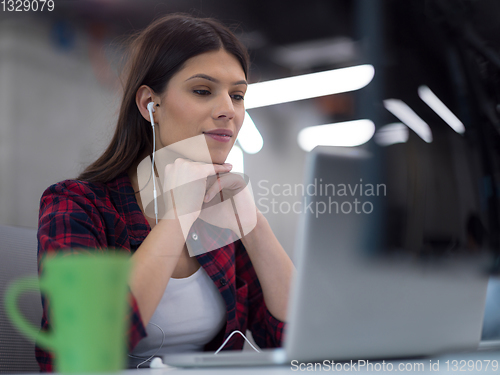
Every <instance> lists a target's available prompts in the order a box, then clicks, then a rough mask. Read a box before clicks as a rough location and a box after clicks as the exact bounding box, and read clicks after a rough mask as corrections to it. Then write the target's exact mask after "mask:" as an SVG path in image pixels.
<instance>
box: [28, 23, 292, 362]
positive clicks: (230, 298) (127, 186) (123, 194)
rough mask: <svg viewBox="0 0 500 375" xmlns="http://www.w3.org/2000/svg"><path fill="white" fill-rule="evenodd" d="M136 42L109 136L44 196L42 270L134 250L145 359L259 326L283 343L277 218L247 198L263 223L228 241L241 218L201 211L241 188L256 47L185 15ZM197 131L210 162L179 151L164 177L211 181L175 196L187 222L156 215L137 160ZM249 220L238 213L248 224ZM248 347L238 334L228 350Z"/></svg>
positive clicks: (137, 346)
mask: <svg viewBox="0 0 500 375" xmlns="http://www.w3.org/2000/svg"><path fill="white" fill-rule="evenodd" d="M131 47H132V48H131V56H130V60H129V67H128V78H127V79H126V81H125V87H124V95H123V100H122V102H121V108H120V114H119V118H118V121H117V128H116V132H115V134H114V136H113V139H112V140H111V143H110V145H109V146H108V148H107V149H106V151H105V152H104V153H103V155H102V156H101V157H100V158H99V159H97V160H96V161H95V162H94V163H93V164H91V165H90V166H89V167H87V168H86V169H85V170H84V172H83V173H82V174H81V175H80V176H78V178H77V179H76V180H66V181H63V182H60V183H58V184H55V185H53V186H51V187H49V188H48V189H47V190H46V191H45V192H44V194H43V196H42V198H41V204H40V216H39V229H38V241H39V247H38V255H39V268H42V267H43V262H42V261H41V260H42V257H43V256H44V255H46V254H49V253H53V252H59V251H81V250H78V249H82V248H87V249H88V248H92V249H97V250H98V251H106V249H107V248H115V249H118V250H120V251H124V252H128V253H130V254H131V258H132V261H133V271H132V275H131V279H130V290H131V293H130V331H129V349H130V356H131V358H134V359H135V360H136V363H137V362H140V361H142V360H143V359H146V358H148V357H150V356H151V355H153V354H157V355H161V354H164V353H167V352H169V353H172V352H183V351H201V350H216V349H218V348H219V346H220V345H221V344H222V343H223V341H224V340H225V339H226V338H227V337H229V335H230V334H231V333H232V332H234V331H236V330H239V331H241V332H243V333H245V331H246V330H247V329H249V330H251V332H252V334H253V337H254V339H255V341H256V343H257V344H258V345H259V346H260V347H277V346H280V345H281V341H282V338H283V331H284V328H285V323H284V322H285V321H286V314H287V311H286V308H287V302H288V294H289V289H290V281H291V277H292V272H293V265H292V262H291V261H290V259H289V257H288V256H287V254H286V253H285V251H284V250H283V248H282V247H281V245H280V244H279V243H278V241H277V239H276V237H275V236H274V234H273V232H272V231H271V229H270V227H269V224H268V222H267V221H266V219H265V218H264V216H263V215H262V214H261V213H260V212H258V210H256V208H255V206H252V203H253V202H251V199H249V198H248V197H247V198H248V199H247V200H248V202H243V203H245V204H246V203H248V205H247V206H246V207H254V208H253V210H254V211H253V217H256V222H254V223H253V225H252V227H253V230H252V231H251V232H249V233H247V234H246V235H244V236H243V237H242V238H241V240H237V241H234V242H231V241H232V240H231V238H234V233H233V232H237V231H238V227H237V226H235V224H234V222H235V220H234V219H233V220H230V219H229V218H227V220H225V219H224V217H223V216H224V215H222V217H218V218H217V220H218V225H217V226H215V225H210V224H207V223H206V222H202V221H201V220H200V219H201V218H202V217H201V218H200V212H201V210H202V208H203V207H204V205H206V204H207V203H209V202H210V201H212V199H213V198H214V197H216V196H217V195H219V194H220V191H221V190H223V191H225V192H229V194H230V195H231V193H233V194H236V193H238V192H240V191H242V190H243V189H244V183H243V182H242V180H241V179H237V178H236V179H235V178H234V176H233V175H232V174H231V173H229V172H230V170H231V166H230V165H229V164H226V163H225V160H226V157H227V155H228V153H229V151H230V149H231V147H232V146H233V144H234V142H235V140H236V137H237V135H238V132H239V130H240V128H241V126H242V123H243V118H244V114H245V108H244V95H245V92H246V88H247V74H248V56H247V52H246V50H245V48H244V47H243V46H242V44H241V43H240V42H239V41H238V40H237V39H236V37H235V36H234V35H233V34H232V33H231V32H230V31H229V30H228V29H227V28H226V27H224V26H222V25H221V24H220V23H218V22H216V21H214V20H211V19H200V18H194V17H190V16H185V15H170V16H166V17H163V18H161V19H158V20H156V21H155V22H154V23H152V24H151V25H150V26H149V27H148V28H147V29H145V30H144V31H142V32H141V33H140V34H139V35H138V36H136V37H135V39H134V41H133V43H132V45H131ZM149 103H153V104H150V106H151V105H152V106H153V108H154V113H152V115H153V122H154V124H155V125H154V128H153V127H152V125H151V117H150V116H151V114H150V112H149V110H148V104H149ZM153 129H154V132H155V133H154V136H153ZM195 137H198V138H200V137H201V138H202V139H204V140H205V141H206V145H207V146H208V152H209V154H210V159H211V162H208V163H207V162H206V161H199V160H192V159H189V158H179V159H178V160H176V161H175V163H173V164H170V165H168V166H167V167H166V169H165V177H164V181H158V182H159V183H163V184H165V185H167V186H169V185H170V186H176V184H179V183H181V182H182V181H193V180H197V181H200V180H201V181H203V182H204V183H203V184H202V185H199V184H198V185H197V186H198V187H199V186H202V188H201V189H200V188H198V189H196V188H195V189H190V193H189V196H187V198H186V197H182V199H176V200H175V204H176V206H175V207H174V212H175V213H177V212H180V210H184V212H188V213H189V214H188V215H184V216H183V220H184V221H183V223H182V227H181V223H180V221H179V220H178V216H175V215H174V217H173V218H172V217H168V216H162V217H160V218H159V220H158V222H157V220H156V219H155V217H154V215H149V216H147V215H146V213H147V212H148V211H145V207H143V205H142V202H141V195H140V189H142V186H141V188H139V183H140V181H138V177H137V166H138V165H139V163H140V162H141V161H142V160H143V159H144V158H147V157H148V156H150V155H151V154H152V151H153V148H155V149H156V150H160V149H162V148H163V147H166V146H169V145H172V144H175V143H176V142H179V141H183V140H186V139H192V138H195ZM153 139H154V140H155V144H154V145H153ZM153 146H154V147H153ZM155 174H156V173H155ZM154 178H155V176H152V178H151V179H150V181H149V184H148V186H146V188H150V186H151V182H152V179H154ZM150 216H153V217H150ZM250 216H252V215H250ZM233 217H234V215H233ZM244 220H245V218H244V217H243V215H242V213H241V212H240V218H239V220H238V225H239V229H240V230H241V223H240V221H244ZM186 227H187V229H188V230H189V233H188V234H187V235H186ZM226 237H227V238H226ZM221 238H222V239H223V241H222V242H223V243H225V244H226V245H225V246H223V247H221V248H218V249H216V250H213V251H207V252H204V253H202V254H201V255H197V256H195V257H191V256H190V255H189V253H188V249H187V243H188V244H189V242H191V243H192V245H193V246H198V247H202V248H206V249H211V248H212V247H211V246H213V244H214V243H220V242H218V241H220V239H221ZM70 249H71V250H70ZM46 312H47V306H46V303H44V315H43V318H42V328H43V329H48V328H49V327H50V322H49V321H48V316H47V313H46ZM243 344H244V339H243V337H241V336H240V335H233V336H232V338H231V339H230V340H229V341H228V343H227V344H226V346H225V347H224V349H241V348H242V347H243ZM160 347H161V349H160V350H158V349H159V348H160ZM37 359H38V361H39V364H40V367H41V369H42V371H51V370H52V356H51V353H49V352H46V351H44V350H43V349H41V348H37Z"/></svg>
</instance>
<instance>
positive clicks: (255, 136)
mask: <svg viewBox="0 0 500 375" xmlns="http://www.w3.org/2000/svg"><path fill="white" fill-rule="evenodd" d="M236 140H237V141H238V143H239V145H240V146H241V148H242V149H243V151H245V152H246V153H247V154H256V153H257V152H259V151H260V150H261V149H262V146H263V145H264V140H263V139H262V135H261V134H260V132H259V130H258V129H257V127H256V126H255V124H254V122H253V120H252V118H251V117H250V115H249V114H248V112H245V119H244V120H243V125H242V126H241V129H240V132H239V134H238V138H237V139H236Z"/></svg>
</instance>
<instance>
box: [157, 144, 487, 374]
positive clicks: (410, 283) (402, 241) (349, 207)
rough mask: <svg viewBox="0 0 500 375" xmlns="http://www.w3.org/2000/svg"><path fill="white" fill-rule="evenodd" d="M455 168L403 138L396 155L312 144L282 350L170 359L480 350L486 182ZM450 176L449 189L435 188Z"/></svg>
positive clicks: (195, 363)
mask: <svg viewBox="0 0 500 375" xmlns="http://www.w3.org/2000/svg"><path fill="white" fill-rule="evenodd" d="M405 155H406V156H405ZM411 163H413V164H414V165H410V164H411ZM423 167H425V168H426V169H423ZM448 167H449V166H448V165H446V164H443V165H437V164H435V165H434V166H432V165H428V164H426V161H425V158H422V159H420V160H419V159H418V158H417V159H413V156H412V155H408V152H407V151H405V148H404V147H403V148H401V149H397V147H396V149H394V148H392V149H391V152H390V153H389V154H388V153H387V152H386V150H383V151H382V152H380V151H377V150H375V151H373V150H367V149H359V148H339V147H317V148H316V149H314V150H313V151H312V152H311V153H310V154H309V155H308V159H307V162H306V171H307V172H306V177H305V184H304V188H305V189H304V191H305V201H304V206H303V207H307V209H304V210H303V212H302V215H301V218H300V223H299V230H298V238H297V242H296V243H297V245H296V250H295V265H296V268H297V272H296V274H295V278H294V281H293V286H292V292H291V297H290V305H289V309H288V311H289V319H288V322H287V332H286V335H285V342H284V345H283V348H278V349H266V350H263V351H262V352H260V353H257V352H251V351H248V352H247V351H245V352H239V351H238V352H234V351H231V352H224V351H222V352H220V353H218V354H217V355H214V354H213V353H206V352H204V353H188V354H172V355H166V356H164V357H163V361H164V363H166V364H168V365H171V366H178V367H200V366H224V365H228V366H235V365H237V366H241V365H269V364H286V363H290V362H291V361H299V362H319V361H323V360H325V359H328V360H335V361H343V360H351V359H352V360H358V359H366V360H368V359H369V360H376V359H391V358H409V357H416V356H428V355H435V354H439V353H443V352H450V351H462V350H469V351H470V350H476V349H477V348H478V345H479V343H480V340H481V329H482V324H483V314H484V306H485V298H486V290H487V285H488V277H489V272H490V271H491V266H492V264H493V263H494V261H495V256H496V255H495V254H493V253H492V252H491V251H489V250H488V249H487V246H482V245H481V244H486V243H487V241H486V240H487V238H485V237H484V236H487V233H488V232H487V231H486V230H485V231H483V232H481V234H478V233H479V231H478V230H474V229H471V228H472V224H470V222H471V220H473V221H474V222H476V224H477V221H479V223H482V217H481V216H480V215H478V216H477V217H475V216H473V217H475V219H471V215H472V214H471V212H472V213H474V212H476V211H475V208H478V211H477V212H479V207H474V205H479V204H480V203H479V200H477V199H475V198H477V194H479V192H478V191H477V189H478V187H477V186H475V185H474V181H470V177H471V175H470V174H468V172H469V171H461V172H460V173H457V174H456V175H455V176H450V175H449V171H443V168H445V169H446V168H448ZM422 171H424V172H425V176H422V175H421V174H422ZM450 177H453V178H455V180H454V181H456V183H455V184H453V191H446V192H441V191H440V190H439V189H436V186H439V183H440V182H444V181H445V180H446V179H448V178H450ZM436 184H437V185H436ZM478 186H479V185H478ZM299 188H300V187H299ZM457 196H461V197H462V199H461V200H457V201H455V198H456V197H457ZM474 202H475V203H474ZM452 203H453V204H452ZM463 204H467V205H468V207H467V209H465V208H464V207H462V205H463ZM478 236H482V237H481V238H479V237H478Z"/></svg>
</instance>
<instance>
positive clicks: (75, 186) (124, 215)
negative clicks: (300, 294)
mask: <svg viewBox="0 0 500 375" xmlns="http://www.w3.org/2000/svg"><path fill="white" fill-rule="evenodd" d="M150 231H151V228H150V226H149V224H148V222H147V221H146V219H145V217H144V215H143V214H142V211H141V209H140V208H139V206H138V204H137V201H136V198H135V194H134V191H133V188H132V185H131V183H130V180H129V178H128V176H127V174H126V173H124V174H122V175H120V176H118V177H117V178H116V179H114V180H113V181H111V182H109V183H106V184H93V183H89V182H84V181H76V180H66V181H62V182H60V183H58V184H55V185H52V186H51V187H49V188H48V189H47V190H46V191H45V192H44V193H43V195H42V198H41V202H40V215H39V222H38V265H39V272H41V271H42V266H43V264H42V262H41V259H42V257H43V256H44V255H47V254H50V253H56V252H59V251H78V250H70V249H79V248H92V249H97V250H102V251H106V249H107V248H114V249H118V250H122V251H124V252H127V253H130V254H132V253H133V252H134V251H135V250H136V249H137V248H138V247H139V246H140V245H141V243H142V241H144V239H145V238H146V236H147V235H148V234H149V232H150ZM191 232H193V233H197V236H191V233H190V235H189V236H188V241H193V240H192V238H196V239H197V240H196V242H192V243H190V246H194V247H196V246H202V247H205V246H210V244H211V241H215V242H217V243H220V238H221V237H220V236H228V237H233V234H232V232H231V231H228V230H222V229H220V228H217V227H213V226H211V225H208V224H206V223H204V222H202V221H201V220H199V221H197V222H196V223H195V224H194V225H193V227H192V228H191ZM228 242H230V241H228ZM228 242H226V243H228ZM207 248H209V247H207ZM196 258H197V260H198V262H199V263H200V264H201V266H202V267H203V268H204V269H205V271H206V272H207V274H208V276H210V278H211V279H212V281H213V282H214V284H215V285H216V286H217V288H218V289H219V292H220V294H221V295H222V298H223V299H224V302H225V304H226V310H227V315H226V317H227V322H226V326H225V328H223V329H222V330H221V332H220V333H219V334H218V335H217V336H216V337H215V338H214V339H213V340H212V341H211V342H210V343H208V344H207V345H206V346H205V350H216V349H217V348H218V347H219V346H220V345H222V343H223V341H224V340H225V339H226V338H227V337H228V336H229V334H230V333H231V332H233V331H234V330H240V331H241V332H243V333H244V332H245V331H246V330H247V328H248V329H249V330H250V331H251V332H252V335H253V338H254V339H255V342H256V343H257V345H259V346H260V347H261V348H270V347H278V346H281V342H282V339H283V331H284V328H285V323H284V322H281V321H279V320H277V319H276V318H274V317H273V316H272V315H271V314H270V312H269V311H268V310H267V308H266V305H265V303H264V298H263V295H262V289H261V286H260V283H259V280H258V279H257V275H256V274H255V270H254V268H253V266H252V263H251V262H250V258H249V257H248V254H247V252H246V250H245V248H244V247H243V245H242V243H241V241H239V240H238V241H236V242H233V243H231V244H230V245H227V246H224V247H222V248H220V249H217V250H213V251H210V252H207V253H204V254H202V255H198V256H196ZM129 299H130V313H129V320H130V328H129V350H132V349H133V348H134V347H135V345H136V344H137V343H138V342H139V341H140V340H141V339H142V338H143V337H145V336H146V331H145V329H144V325H143V323H142V320H141V317H140V314H139V310H138V307H137V303H136V301H135V298H134V296H133V295H132V294H130V298H129ZM42 304H43V307H44V309H43V317H42V329H43V330H47V329H50V322H49V320H48V319H47V303H46V301H45V300H42ZM243 344H244V339H243V338H242V337H241V336H240V335H234V336H233V337H232V338H231V340H230V341H229V342H228V343H227V344H226V346H225V347H224V350H236V349H241V348H243ZM36 358H37V360H38V363H39V365H40V369H41V370H42V371H52V358H53V357H52V354H51V353H50V352H47V351H45V350H43V349H42V348H40V347H38V346H37V348H36Z"/></svg>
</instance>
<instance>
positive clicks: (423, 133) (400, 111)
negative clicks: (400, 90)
mask: <svg viewBox="0 0 500 375" xmlns="http://www.w3.org/2000/svg"><path fill="white" fill-rule="evenodd" d="M384 107H385V108H386V109H387V110H388V111H389V112H391V113H392V114H393V115H394V116H396V117H397V118H398V119H400V120H401V121H402V122H403V123H405V124H406V125H407V126H408V127H409V128H410V129H411V130H413V131H414V132H415V133H417V135H418V136H419V137H420V138H422V139H423V140H424V141H425V142H427V143H431V142H432V132H431V128H430V127H429V125H427V123H426V122H425V121H424V120H422V119H421V118H420V117H419V116H418V115H417V114H416V113H415V112H414V111H413V110H412V109H411V108H410V107H409V106H408V105H407V104H406V103H405V102H403V101H402V100H399V99H386V100H384Z"/></svg>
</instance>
